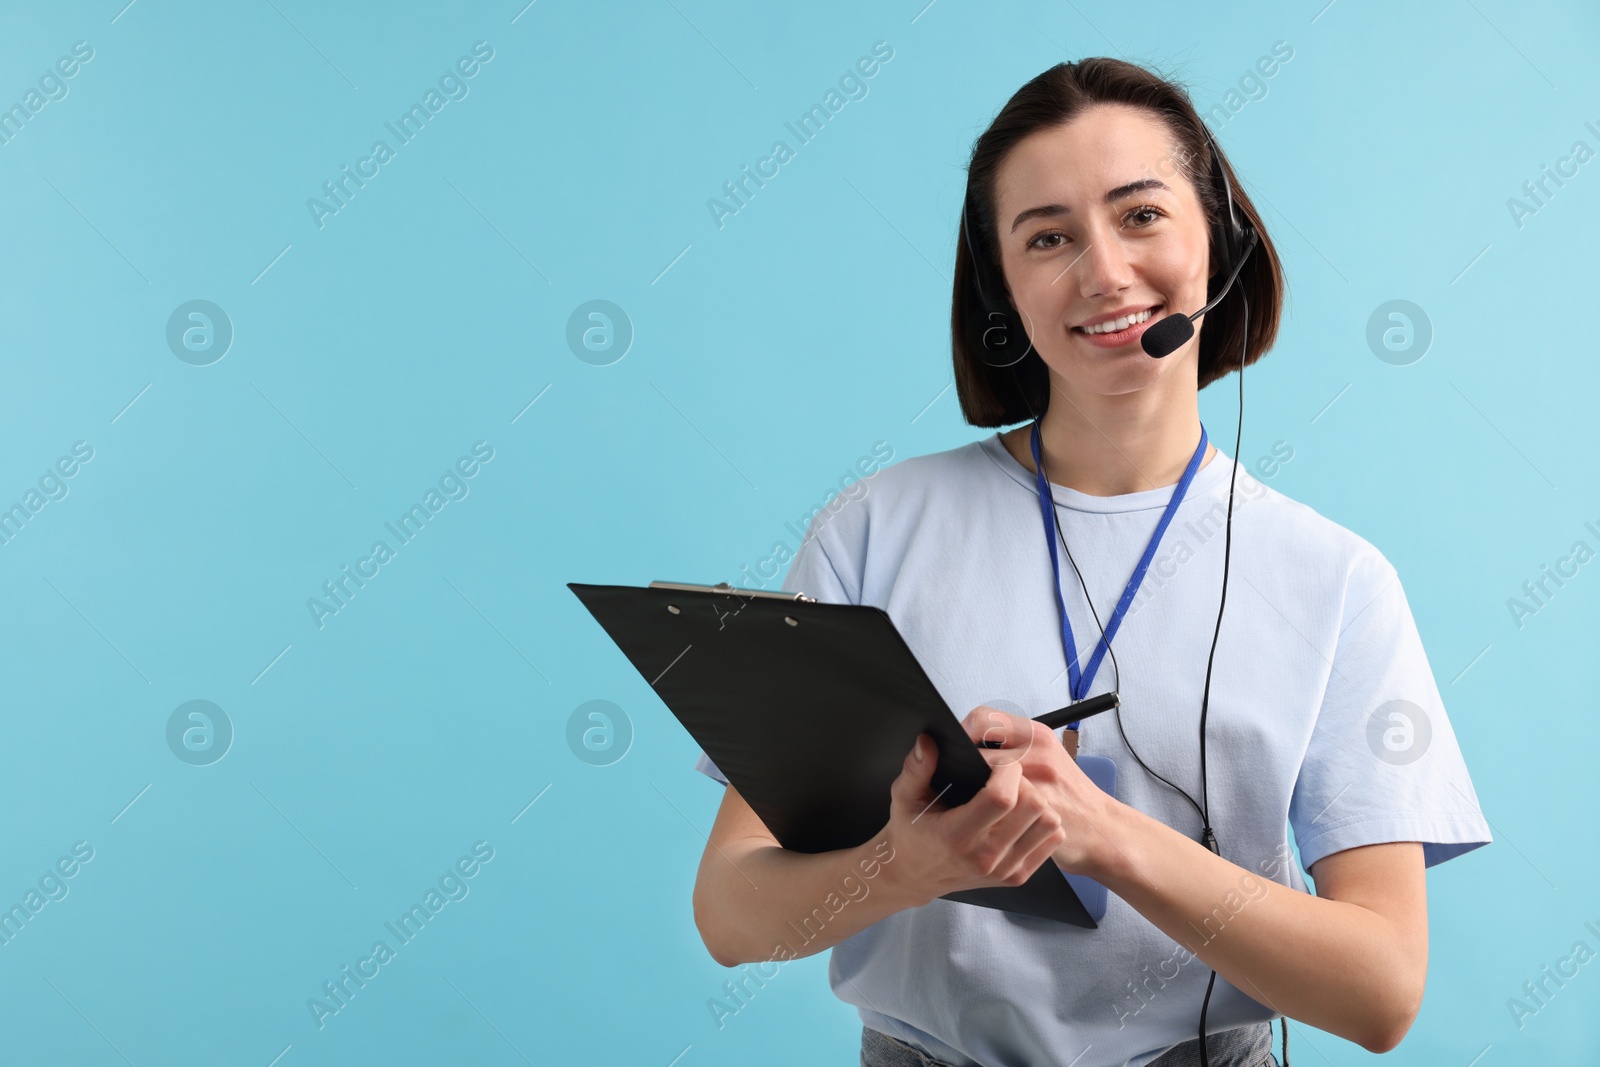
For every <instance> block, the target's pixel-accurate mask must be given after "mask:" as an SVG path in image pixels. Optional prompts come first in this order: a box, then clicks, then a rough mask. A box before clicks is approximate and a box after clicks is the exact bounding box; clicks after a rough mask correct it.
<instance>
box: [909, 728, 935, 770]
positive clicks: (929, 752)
mask: <svg viewBox="0 0 1600 1067" xmlns="http://www.w3.org/2000/svg"><path fill="white" fill-rule="evenodd" d="M906 769H907V770H909V771H910V772H911V774H912V777H915V778H923V779H927V778H932V777H933V743H932V742H931V741H928V740H926V739H925V738H924V737H923V736H922V735H921V734H918V735H917V741H916V744H914V745H912V746H911V753H910V754H909V755H908V756H906Z"/></svg>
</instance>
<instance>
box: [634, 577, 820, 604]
mask: <svg viewBox="0 0 1600 1067" xmlns="http://www.w3.org/2000/svg"><path fill="white" fill-rule="evenodd" d="M649 588H651V589H678V590H682V591H684V592H687V593H720V594H722V595H724V596H750V597H757V596H760V597H767V598H769V599H772V600H787V601H789V602H790V603H796V604H815V603H817V598H816V597H814V596H806V595H805V594H804V593H789V592H784V591H782V590H779V591H778V592H773V591H772V590H770V589H743V588H740V587H738V586H733V585H729V584H728V583H727V582H718V583H717V584H716V585H696V584H695V583H693V582H651V583H650V586H649Z"/></svg>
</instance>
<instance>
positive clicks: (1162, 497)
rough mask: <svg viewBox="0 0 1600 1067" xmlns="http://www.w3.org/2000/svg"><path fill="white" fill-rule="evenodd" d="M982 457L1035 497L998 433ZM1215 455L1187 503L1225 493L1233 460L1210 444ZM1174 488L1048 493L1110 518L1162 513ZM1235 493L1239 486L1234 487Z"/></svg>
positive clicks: (1034, 484)
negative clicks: (1098, 493)
mask: <svg viewBox="0 0 1600 1067" xmlns="http://www.w3.org/2000/svg"><path fill="white" fill-rule="evenodd" d="M978 445H979V447H980V448H981V449H982V450H983V453H984V454H985V455H986V456H988V457H989V459H990V460H992V461H993V462H994V464H995V466H996V467H998V468H999V469H1000V470H1002V471H1003V472H1005V474H1006V475H1007V476H1009V477H1010V478H1011V480H1012V481H1014V482H1016V483H1017V484H1018V485H1020V486H1022V487H1023V488H1024V489H1026V490H1027V491H1028V493H1029V495H1031V496H1033V497H1034V498H1035V499H1037V497H1038V493H1039V485H1038V480H1037V479H1036V478H1035V476H1034V473H1033V472H1032V471H1030V470H1029V469H1028V468H1027V467H1024V466H1023V465H1022V464H1021V463H1020V462H1018V461H1017V457H1015V456H1013V455H1012V454H1011V452H1010V450H1009V449H1007V448H1006V446H1005V444H1004V442H1002V441H1001V440H1000V434H999V433H998V432H996V433H994V434H993V435H991V436H989V437H986V438H984V439H983V440H982V441H979V442H978ZM1211 445H1212V447H1214V448H1216V452H1215V453H1214V454H1213V455H1212V457H1211V459H1210V460H1209V461H1207V462H1206V463H1205V464H1204V465H1203V466H1202V467H1201V468H1200V469H1199V470H1197V471H1195V474H1194V481H1192V482H1190V483H1189V492H1188V493H1187V494H1186V495H1185V496H1184V500H1185V501H1186V502H1187V501H1188V500H1190V499H1191V498H1194V497H1198V496H1201V495H1203V494H1205V493H1208V492H1210V491H1211V490H1212V489H1215V488H1217V487H1218V486H1221V487H1222V488H1223V490H1224V491H1226V489H1227V485H1228V480H1229V478H1230V477H1232V474H1233V457H1232V456H1229V455H1228V454H1227V453H1225V452H1224V451H1223V450H1222V449H1221V448H1220V447H1217V443H1216V441H1214V440H1213V441H1212V442H1211ZM1248 476H1249V472H1248V471H1247V470H1243V469H1241V470H1240V471H1239V478H1240V480H1241V481H1242V480H1243V479H1244V478H1246V477H1248ZM1176 486H1177V483H1176V482H1174V483H1173V484H1172V485H1163V486H1159V487H1157V488H1155V489H1145V490H1141V491H1139V492H1137V493H1122V494H1119V495H1117V496H1095V495H1093V494H1092V493H1084V492H1080V491H1079V490H1077V489H1072V488H1069V487H1067V486H1065V485H1057V484H1055V483H1054V482H1052V483H1051V484H1050V490H1051V493H1052V494H1053V495H1054V496H1055V499H1056V503H1058V504H1060V505H1061V506H1062V507H1066V508H1071V509H1073V510H1074V511H1092V512H1099V513H1101V514H1112V513H1119V512H1125V511H1144V510H1147V509H1150V508H1156V509H1161V508H1165V507H1166V506H1167V501H1168V500H1171V499H1172V491H1173V489H1174V488H1175V487H1176ZM1235 491H1236V492H1237V491H1238V486H1237V484H1235Z"/></svg>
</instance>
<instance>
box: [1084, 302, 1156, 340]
mask: <svg viewBox="0 0 1600 1067" xmlns="http://www.w3.org/2000/svg"><path fill="white" fill-rule="evenodd" d="M1165 306H1166V305H1165V304H1157V305H1156V306H1155V307H1154V308H1152V309H1151V311H1150V317H1149V318H1147V319H1145V320H1144V321H1143V322H1136V323H1134V324H1133V325H1131V326H1129V327H1128V328H1127V329H1126V330H1118V331H1117V332H1116V333H1084V332H1083V330H1082V329H1080V328H1079V327H1077V326H1074V327H1073V328H1072V332H1073V333H1075V334H1077V335H1078V336H1079V337H1081V338H1083V339H1084V340H1085V341H1087V342H1089V343H1090V344H1092V345H1094V346H1095V347H1096V348H1121V347H1122V346H1123V345H1126V344H1129V343H1131V342H1133V341H1136V340H1138V339H1139V335H1140V334H1142V333H1144V331H1145V330H1146V329H1147V328H1149V326H1150V324H1151V323H1153V322H1156V321H1157V320H1158V319H1160V318H1161V309H1162V308H1163V307H1165Z"/></svg>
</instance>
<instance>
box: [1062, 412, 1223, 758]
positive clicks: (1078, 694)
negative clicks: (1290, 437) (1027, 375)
mask: <svg viewBox="0 0 1600 1067" xmlns="http://www.w3.org/2000/svg"><path fill="white" fill-rule="evenodd" d="M1030 442H1031V445H1032V448H1033V468H1034V474H1035V478H1036V480H1037V482H1038V489H1039V511H1040V514H1041V515H1042V516H1043V517H1044V536H1045V541H1046V543H1047V544H1048V545H1049V547H1050V570H1051V572H1052V573H1053V574H1054V575H1055V593H1056V609H1057V610H1058V611H1059V613H1060V616H1061V647H1062V651H1063V652H1064V653H1065V654H1066V658H1067V684H1068V689H1069V692H1070V694H1071V697H1072V699H1073V700H1075V701H1077V700H1082V699H1084V697H1085V696H1086V695H1087V694H1088V692H1089V687H1090V685H1092V684H1093V682H1094V677H1095V674H1096V673H1098V672H1099V670H1100V661H1101V659H1102V658H1103V657H1104V656H1105V653H1106V651H1107V650H1108V649H1109V648H1110V647H1111V639H1112V638H1113V637H1115V636H1116V633H1117V628H1118V627H1119V626H1121V625H1122V617H1123V616H1124V615H1126V614H1127V611H1128V606H1129V605H1130V604H1132V603H1133V598H1134V596H1135V595H1136V594H1137V593H1138V591H1139V586H1140V584H1141V583H1142V582H1143V581H1144V574H1145V571H1147V570H1149V569H1150V561H1151V560H1152V559H1154V558H1155V554H1156V547H1157V546H1158V545H1160V543H1161V537H1162V535H1163V534H1165V533H1166V532H1167V527H1168V526H1169V525H1171V524H1172V517H1173V515H1175V514H1177V511H1178V505H1179V504H1181V503H1182V502H1183V497H1184V494H1185V493H1187V492H1188V491H1189V483H1190V482H1192V481H1193V480H1194V474H1195V471H1197V470H1199V469H1200V460H1201V457H1203V456H1204V455H1205V454H1206V442H1207V436H1206V428H1205V425H1204V424H1201V426H1200V444H1199V445H1197V446H1196V447H1195V450H1194V455H1192V456H1190V457H1189V465H1188V466H1187V467H1186V468H1184V472H1183V477H1182V478H1180V479H1178V484H1177V485H1176V486H1174V487H1173V490H1172V497H1171V498H1170V499H1169V500H1168V501H1167V508H1166V511H1164V512H1162V515H1161V521H1160V522H1158V523H1157V524H1156V528H1155V532H1154V533H1152V534H1151V535H1150V543H1149V544H1148V545H1146V546H1145V549H1144V555H1143V556H1141V557H1140V558H1139V564H1138V566H1136V567H1134V569H1133V575H1132V576H1131V577H1130V578H1129V579H1128V584H1127V587H1126V588H1125V589H1123V591H1122V597H1121V599H1119V600H1118V601H1117V606H1116V608H1115V609H1114V610H1113V611H1112V613H1111V622H1110V624H1109V625H1108V626H1106V627H1105V628H1104V629H1103V630H1102V631H1101V634H1100V641H1099V643H1098V644H1097V645H1096V647H1095V650H1094V655H1093V656H1091V657H1090V659H1089V666H1088V668H1087V669H1086V670H1084V671H1082V672H1080V671H1079V670H1078V651H1077V647H1076V645H1074V643H1073V640H1072V623H1071V622H1070V621H1069V620H1068V619H1067V605H1066V602H1065V601H1064V600H1063V599H1062V596H1061V560H1060V557H1059V556H1058V555H1057V553H1056V514H1055V512H1056V509H1055V498H1054V497H1053V496H1052V495H1051V492H1050V483H1049V481H1048V480H1046V477H1045V470H1044V463H1043V461H1042V460H1041V459H1040V456H1039V420H1038V419H1035V420H1034V422H1033V432H1032V434H1031V435H1030ZM1084 592H1085V595H1086V596H1087V593H1088V591H1087V590H1085V591H1084ZM1092 610H1093V608H1092V606H1091V611H1092ZM1077 728H1078V724H1077V723H1076V722H1070V723H1068V724H1067V729H1069V730H1076V729H1077Z"/></svg>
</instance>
